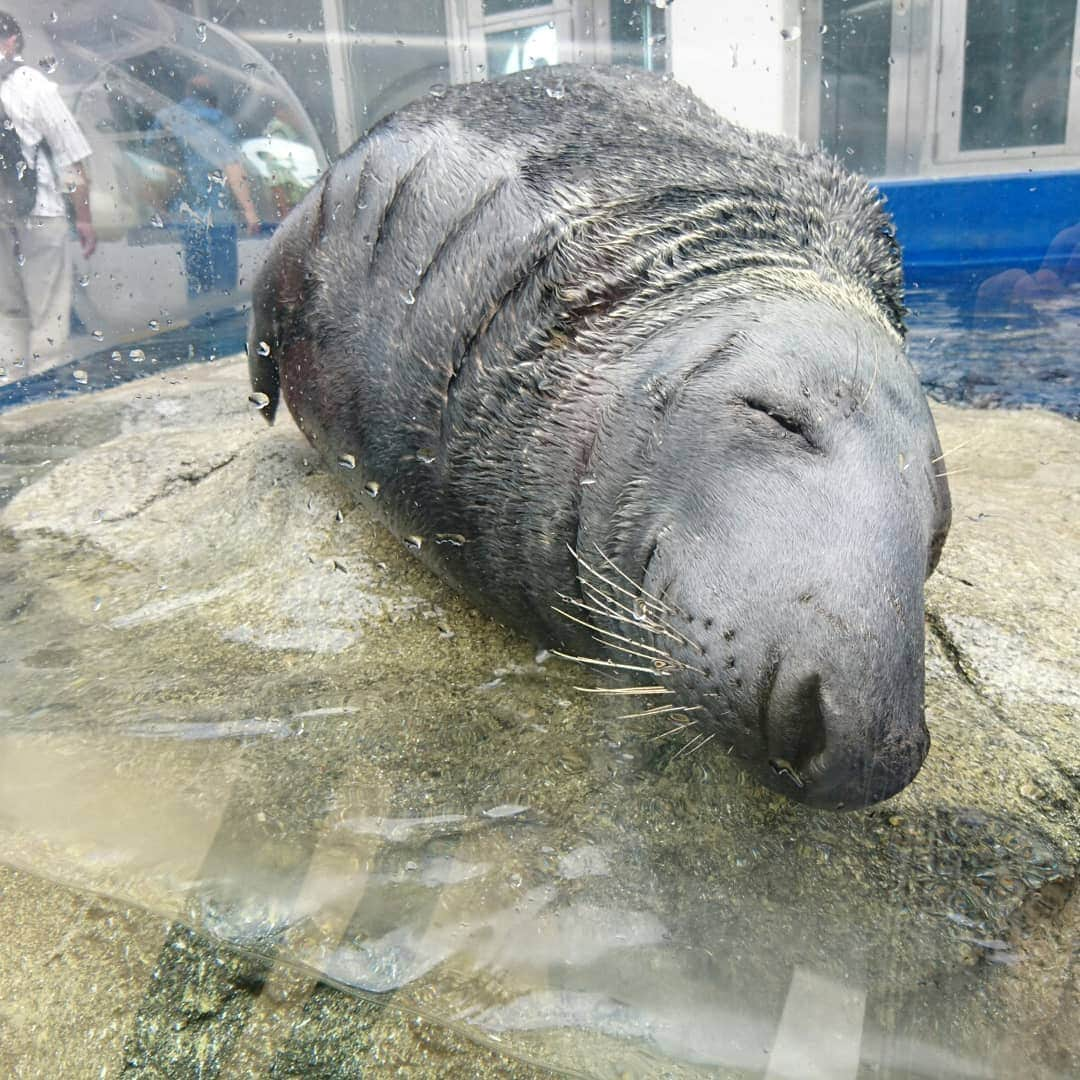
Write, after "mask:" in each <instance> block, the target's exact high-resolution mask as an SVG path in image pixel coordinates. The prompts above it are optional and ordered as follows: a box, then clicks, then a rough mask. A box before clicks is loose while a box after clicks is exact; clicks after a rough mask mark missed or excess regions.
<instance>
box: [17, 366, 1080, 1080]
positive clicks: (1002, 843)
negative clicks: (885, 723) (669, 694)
mask: <svg viewBox="0 0 1080 1080" xmlns="http://www.w3.org/2000/svg"><path fill="white" fill-rule="evenodd" d="M243 379H244V372H243V369H242V368H241V366H240V365H238V364H231V365H230V364H222V365H212V366H210V367H208V368H200V369H185V370H183V371H180V372H177V373H174V374H172V375H170V377H169V378H168V379H162V380H155V381H153V382H147V383H142V384H140V385H139V386H128V387H124V388H121V389H119V390H115V391H110V392H109V393H108V394H104V395H100V396H99V397H97V398H94V399H80V400H73V401H68V402H59V403H50V404H46V405H42V406H37V407H32V408H28V409H24V410H19V411H16V412H13V413H10V414H8V415H7V416H6V417H5V418H4V419H3V421H2V423H0V444H2V445H3V448H4V462H5V470H6V471H5V473H4V474H3V475H4V478H5V482H6V485H7V490H8V492H9V494H15V497H14V498H12V499H11V500H10V502H9V505H8V507H7V509H6V511H5V515H4V518H3V522H2V524H3V529H4V531H3V534H2V543H3V548H4V559H3V566H4V569H3V574H2V576H0V605H2V608H3V610H4V612H5V613H6V618H5V619H4V620H3V621H2V622H0V657H2V661H3V664H4V674H3V682H2V686H3V690H2V691H0V709H2V712H0V859H2V860H6V861H8V862H10V863H12V864H14V865H16V866H18V867H21V868H23V869H26V870H29V871H31V872H33V873H36V874H39V875H41V876H44V877H48V878H51V879H53V880H58V881H62V882H64V883H67V884H70V885H75V886H78V887H81V888H86V889H89V890H92V891H94V892H98V893H100V894H103V895H105V896H109V897H113V898H117V899H119V900H122V901H124V902H126V903H132V904H135V905H138V906H141V907H144V908H146V909H148V910H151V911H154V912H157V913H160V914H163V915H166V916H169V917H171V918H174V919H175V920H177V921H178V922H180V923H183V924H185V925H188V926H191V927H195V928H197V929H199V930H201V931H203V932H205V933H207V934H209V935H211V936H213V937H215V938H218V939H220V940H222V941H223V942H227V943H231V944H233V945H237V946H240V947H241V948H242V949H243V950H245V951H246V952H248V953H254V954H257V955H260V956H265V957H268V958H271V959H273V960H274V961H275V962H277V963H280V964H285V965H293V966H296V967H298V968H300V969H302V970H305V971H308V972H312V973H315V974H317V975H319V976H322V977H325V978H326V979H327V980H328V981H330V982H331V983H333V984H334V985H336V986H338V987H342V988H345V989H347V990H349V991H350V992H353V993H355V994H357V995H360V996H362V997H367V998H369V999H372V1000H379V1001H390V1002H392V1003H393V1004H394V1005H395V1006H397V1007H398V1008H401V1009H403V1010H405V1011H406V1012H410V1011H411V1012H415V1013H417V1014H420V1015H423V1016H425V1017H428V1018H431V1019H434V1020H436V1021H438V1022H440V1023H443V1024H446V1025H448V1026H451V1027H453V1028H455V1029H456V1030H458V1031H462V1032H464V1033H466V1034H467V1035H468V1036H469V1037H471V1038H475V1039H478V1040H480V1041H484V1042H487V1043H489V1044H490V1045H492V1046H496V1047H498V1048H499V1049H500V1050H501V1051H503V1052H505V1053H507V1054H509V1055H512V1056H517V1057H522V1058H526V1059H529V1060H531V1061H535V1062H539V1063H541V1064H543V1065H545V1066H548V1067H550V1068H555V1069H561V1070H567V1071H571V1072H573V1073H575V1074H577V1075H585V1076H597V1077H610V1076H620V1075H629V1076H653V1075H660V1074H662V1075H668V1076H696V1075H701V1076H705V1075H708V1076H717V1075H730V1076H743V1075H749V1076H756V1075H761V1074H762V1073H763V1072H766V1074H767V1075H768V1076H776V1077H779V1076H801V1075H808V1073H807V1071H806V1070H807V1068H808V1067H809V1065H808V1063H809V1064H810V1065H815V1066H817V1065H820V1066H821V1068H823V1069H826V1070H829V1071H828V1072H827V1074H828V1075H834V1076H841V1077H848V1076H850V1077H854V1076H856V1075H859V1076H871V1075H873V1076H898V1077H899V1076H913V1075H914V1076H935V1077H976V1076H996V1075H1001V1076H1006V1075H1014V1074H1015V1072H1016V1070H1017V1069H1018V1068H1020V1064H1019V1063H1020V1062H1021V1061H1023V1062H1024V1065H1023V1068H1024V1070H1025V1073H1026V1074H1028V1075H1042V1076H1053V1075H1058V1074H1060V1075H1066V1074H1067V1071H1068V1070H1067V1069H1065V1068H1062V1063H1063V1062H1064V1063H1065V1064H1068V1062H1069V1059H1068V1057H1067V1056H1062V1055H1066V1054H1068V1053H1070V1052H1072V1051H1071V1050H1070V1049H1069V1046H1068V1045H1067V1044H1063V1045H1064V1049H1061V1048H1060V1047H1055V1048H1054V1052H1055V1053H1056V1054H1057V1056H1056V1057H1052V1056H1050V1055H1049V1052H1047V1054H1046V1056H1045V1057H1044V1058H1039V1057H1038V1054H1039V1053H1040V1052H1041V1051H1039V1050H1038V1049H1037V1046H1036V1044H1037V1043H1038V1042H1039V1040H1042V1042H1043V1044H1046V1040H1047V1039H1048V1038H1049V1037H1050V1036H1048V1035H1047V1032H1048V1031H1049V1032H1052V1031H1053V1029H1054V1026H1055V1024H1054V1021H1053V1017H1054V1015H1055V1014H1054V1008H1055V1007H1056V1005H1057V1004H1059V1003H1060V1004H1061V1006H1062V1007H1063V1008H1064V1007H1065V1006H1067V1005H1068V1002H1069V1001H1070V1000H1071V999H1069V998H1068V994H1069V993H1072V991H1071V990H1070V989H1069V987H1070V985H1071V983H1069V979H1070V978H1072V977H1073V976H1070V975H1069V968H1068V966H1067V965H1066V966H1062V965H1061V964H1060V963H1059V960H1060V956H1059V955H1058V954H1057V953H1055V951H1054V949H1053V947H1052V943H1053V942H1054V941H1056V940H1057V939H1056V938H1054V937H1053V935H1052V934H1051V933H1050V931H1049V930H1048V929H1047V926H1048V925H1050V924H1052V925H1053V927H1056V926H1058V923H1055V922H1053V920H1055V919H1057V920H1058V921H1059V922H1060V920H1061V919H1062V918H1064V917H1065V916H1063V915H1062V912H1065V913H1066V915H1067V914H1068V913H1069V912H1072V913H1073V914H1075V910H1076V908H1075V903H1076V901H1075V899H1073V895H1074V894H1073V892H1072V890H1073V883H1074V880H1075V874H1076V871H1075V863H1076V860H1077V857H1078V855H1080V851H1078V839H1080V831H1078V812H1080V811H1078V803H1080V796H1078V793H1077V784H1076V774H1075V761H1076V760H1078V758H1077V755H1076V750H1077V736H1076V731H1075V708H1076V704H1077V702H1076V700H1075V686H1076V679H1075V676H1076V667H1075V662H1076V652H1075V650H1071V651H1070V640H1069V630H1068V628H1069V626H1070V625H1072V624H1071V618H1072V616H1071V614H1070V612H1071V611H1075V606H1070V605H1071V604H1073V603H1074V601H1069V600H1068V597H1067V596H1066V595H1065V593H1066V591H1067V588H1068V587H1072V588H1075V581H1076V580H1077V578H1076V577H1075V576H1070V575H1073V574H1074V573H1075V569H1076V568H1075V567H1074V566H1073V562H1075V559H1074V558H1073V556H1072V555H1070V554H1068V553H1065V554H1061V553H1060V552H1061V545H1062V543H1063V540H1062V537H1065V538H1066V540H1067V537H1068V536H1069V535H1070V533H1069V530H1070V529H1074V528H1075V518H1072V519H1070V517H1069V516H1068V507H1069V506H1070V505H1071V506H1073V508H1075V502H1073V503H1071V504H1070V501H1069V500H1070V498H1073V499H1075V493H1074V494H1073V495H1072V496H1070V495H1068V494H1067V491H1068V489H1069V484H1070V480H1069V479H1068V477H1069V476H1070V475H1071V476H1072V478H1073V479H1072V481H1071V482H1072V483H1073V484H1075V471H1074V467H1075V464H1076V455H1077V448H1078V445H1080V444H1078V443H1077V441H1076V437H1075V432H1074V431H1073V429H1072V426H1071V425H1068V424H1067V422H1065V421H1063V420H1060V419H1058V418H1054V417H1047V416H1043V415H1035V414H1032V415H1031V416H1030V417H1029V418H1027V419H1025V418H1024V417H1017V416H1005V415H1001V416H998V417H987V416H983V417H980V416H978V415H976V414H972V413H967V414H962V413H955V412H943V413H942V414H941V420H942V425H941V426H942V438H943V442H944V443H945V444H946V446H948V445H950V442H958V441H960V440H961V439H967V438H969V437H972V436H974V437H975V438H976V439H977V440H978V439H983V440H985V443H984V445H985V447H986V448H985V450H984V451H983V452H981V453H980V454H977V455H976V461H977V462H979V463H980V464H979V466H978V468H977V469H976V470H974V471H975V472H976V476H974V477H972V478H970V479H969V480H968V481H964V482H961V481H960V478H959V477H958V482H957V484H956V486H955V487H954V494H955V497H956V499H957V508H958V514H957V526H956V532H955V534H954V537H953V539H952V540H951V541H950V547H949V548H948V549H947V553H946V558H945V561H944V563H943V566H942V571H941V575H940V576H939V578H938V579H935V587H934V591H932V593H931V623H932V631H933V632H932V633H931V634H930V639H929V652H928V710H929V723H930V726H931V730H932V733H933V737H934V749H933V751H932V753H931V757H930V760H929V761H928V764H927V766H926V768H925V769H924V771H923V773H922V774H921V775H920V777H919V779H918V780H917V782H916V783H915V784H914V785H913V786H912V787H911V788H910V789H908V791H906V792H904V793H903V794H901V795H900V796H899V797H898V798H896V799H894V800H891V801H890V802H889V803H887V804H885V805H884V806H881V807H878V808H875V809H873V810H870V811H867V812H863V813H854V814H846V815H837V814H829V813H824V812H815V811H810V810H807V809H804V808H801V807H798V806H795V805H793V804H790V803H787V802H785V801H783V800H781V799H779V798H778V797H774V796H772V795H770V794H769V793H767V792H764V791H762V790H760V789H758V788H757V787H755V786H754V785H753V784H751V783H750V782H748V781H747V780H746V778H745V777H744V776H743V775H742V774H741V773H740V771H739V769H738V767H737V766H736V765H735V764H734V763H733V762H731V761H730V760H729V759H728V758H727V757H726V756H725V755H724V754H723V753H720V752H711V751H710V748H706V749H705V750H702V751H701V752H696V753H685V752H682V751H684V750H685V737H684V736H683V735H682V734H681V733H675V734H673V735H670V736H667V735H666V732H667V727H666V726H665V725H664V724H663V722H662V721H661V720H658V719H656V718H652V719H649V718H644V719H642V718H637V719H624V718H620V717H621V716H623V715H624V714H627V713H633V712H639V711H641V709H643V708H647V707H648V705H649V704H650V703H649V702H648V701H647V700H645V703H644V705H642V704H640V702H641V699H636V698H631V699H629V700H630V701H631V702H632V704H629V705H628V704H627V703H626V700H627V699H618V698H617V699H614V704H610V705H609V704H604V703H601V704H598V699H597V697H596V696H595V695H588V694H583V693H580V692H579V691H577V690H576V689H575V687H577V686H593V685H596V683H595V679H594V677H593V675H592V674H591V673H589V672H585V671H582V670H580V669H577V668H575V667H573V666H572V665H570V664H567V663H565V662H562V661H559V660H555V659H547V658H546V657H545V656H544V655H543V654H540V655H539V656H538V654H537V653H536V650H535V648H534V647H533V646H531V645H529V644H527V643H526V642H524V641H522V640H520V639H518V638H516V637H514V636H513V635H510V634H508V633H506V632H504V631H502V630H501V629H500V628H498V627H496V626H494V625H493V624H491V623H490V622H489V621H487V620H486V619H484V618H482V617H480V616H478V615H477V614H475V613H474V612H472V611H470V610H469V609H468V608H467V607H465V606H464V605H463V604H462V603H461V602H460V601H459V600H458V599H457V598H456V597H455V596H454V595H453V594H452V593H450V592H449V591H448V590H446V589H445V588H443V587H442V586H441V585H440V584H439V583H438V582H437V581H435V580H434V579H433V578H431V577H430V576H429V575H428V574H427V573H426V572H425V571H424V570H423V569H422V568H420V567H419V565H418V564H417V563H416V562H415V560H414V559H413V557H412V556H411V554H410V553H409V552H408V551H407V550H406V549H405V548H404V546H403V545H401V544H399V543H397V542H396V541H394V540H393V539H392V538H391V537H389V536H388V535H387V534H386V533H384V532H382V531H380V530H379V529H377V528H376V527H375V526H373V525H372V524H370V523H369V522H368V521H367V519H366V518H365V517H364V516H363V513H362V512H361V510H360V509H359V508H358V507H356V506H354V505H353V504H352V503H351V502H350V501H349V499H348V496H347V495H346V494H345V493H344V491H343V490H341V489H339V488H338V487H337V486H336V485H335V483H334V481H333V478H332V477H330V476H327V475H325V473H324V471H323V470H322V469H321V468H320V467H319V466H318V465H317V463H316V461H315V459H314V457H313V455H312V454H311V453H310V451H309V450H308V449H307V447H306V445H305V444H304V442H303V441H302V439H301V438H300V437H299V436H298V434H297V433H296V432H295V430H294V429H293V428H292V426H291V424H290V423H289V421H288V419H287V418H285V419H283V420H282V421H281V422H279V424H278V426H277V427H276V428H275V429H273V430H267V429H265V425H263V423H262V421H261V419H260V418H259V417H258V416H257V415H254V414H253V413H252V411H251V410H250V408H249V407H248V405H247V402H246V390H245V387H244V382H243ZM990 422H993V423H1000V424H1002V425H1005V426H1003V427H1000V428H995V429H993V430H991V429H989V428H986V427H985V426H984V424H985V423H990ZM1025 423H1026V424H1028V425H1029V428H1024V427H1023V425H1024V424H1025ZM1031 425H1033V427H1032V426H1031ZM1021 431H1028V436H1026V437H1028V438H1029V440H1030V446H1029V447H1027V448H1025V449H1023V450H1010V451H1009V452H1004V451H1002V452H1001V453H999V452H998V451H999V450H1000V448H1001V447H1015V446H1016V445H1017V439H1018V438H1019V436H1018V435H1017V433H1018V432H1021ZM1070 440H1071V441H1070ZM995 448H998V449H995ZM1032 448H1036V449H1032ZM995 455H996V456H995ZM1010 469H1013V470H1014V472H1015V475H1014V474H1013V473H1010ZM1055 492H1056V493H1057V495H1056V496H1055V495H1054V493H1055ZM1055 498H1056V499H1057V501H1055ZM1025 500H1029V501H1027V502H1026V501H1025ZM1031 504H1037V505H1039V506H1041V507H1042V508H1043V511H1042V516H1043V518H1044V519H1045V520H1043V521H1042V522H1041V523H1034V522H1033V521H1032V520H1031V518H1032V514H1031V512H1030V505H1031ZM1040 530H1041V531H1040ZM1010 542H1011V543H1013V544H1014V545H1015V551H1010V552H1008V553H1003V545H1005V544H1007V543H1010ZM1054 544H1057V545H1058V552H1059V553H1058V554H1055V553H1054V549H1053V545H1054ZM1018 551H1023V552H1026V553H1027V554H1026V556H1025V557H1026V559H1027V561H1026V562H1023V561H1022V560H1020V559H1019V558H1018V557H1017V556H1016V554H1015V552H1018ZM1070 559H1072V562H1070ZM995 560H1000V561H1001V562H1002V565H1003V566H1004V567H1005V569H1000V568H998V567H997V562H996V561H995ZM1009 567H1012V568H1013V569H1011V570H1010V569H1008V568H1009ZM1055 574H1056V575H1059V576H1057V577H1055V576H1054V575H1055ZM1010 575H1012V576H1010ZM1033 581H1034V582H1035V584H1032V582H1033ZM1069 582H1072V583H1073V585H1072V586H1068V584H1067V583H1069ZM1025 588H1026V589H1027V590H1028V592H1027V595H1025V596H1023V598H1022V602H1021V599H1020V595H1021V591H1022V590H1023V589H1025ZM935 620H936V622H935ZM1073 629H1074V630H1075V626H1074V625H1073ZM1055 642H1057V647H1055ZM1074 643H1075V642H1074V641H1073V642H1072V644H1074ZM1002 665H1004V667H1002ZM1040 665H1041V666H1040ZM1025 680H1026V681H1025ZM1033 686H1034V687H1037V688H1038V694H1039V695H1041V696H1037V697H1034V696H1033V692H1032V691H1031V689H1030V688H1031V687H1033ZM1018 688H1019V689H1018ZM1010 695H1012V696H1011V697H1010ZM279 1037H280V1039H281V1040H282V1042H283V1043H286V1042H288V1040H289V1039H293V1038H297V1037H298V1036H297V1035H296V1030H295V1028H291V1027H289V1026H288V1025H283V1026H282V1029H281V1032H280V1036H279ZM1068 1037H1069V1036H1060V1035H1059V1039H1062V1038H1065V1039H1067V1038H1068ZM1033 1055H1034V1056H1033ZM823 1074H824V1073H823Z"/></svg>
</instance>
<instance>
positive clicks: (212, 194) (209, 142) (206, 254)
mask: <svg viewBox="0 0 1080 1080" xmlns="http://www.w3.org/2000/svg"><path fill="white" fill-rule="evenodd" d="M155 127H157V128H159V129H161V130H162V131H164V132H165V133H166V134H167V135H168V136H169V137H171V139H172V140H174V141H175V144H176V147H177V150H178V159H179V160H178V165H179V172H180V185H179V188H178V189H177V191H176V194H175V195H174V197H173V199H172V200H171V203H170V210H171V211H172V212H173V213H174V215H175V216H176V218H177V219H178V220H179V222H180V228H181V230H182V232H183V237H184V265H185V269H186V271H187V279H188V294H189V295H192V296H194V295H198V294H199V293H204V292H209V291H219V290H228V289H232V288H234V287H235V285H236V279H237V265H238V259H237V251H236V241H237V229H236V219H235V214H234V209H233V208H234V206H235V207H238V208H239V210H240V212H241V213H242V214H243V217H244V222H245V224H246V226H247V231H248V235H249V236H256V235H257V234H258V233H259V230H260V228H261V222H260V220H259V214H258V211H257V210H256V209H255V203H254V201H253V200H252V197H251V188H250V186H249V184H248V181H247V175H246V173H245V172H244V166H243V163H242V161H241V158H240V154H239V151H238V150H237V148H236V145H235V144H236V140H237V137H238V134H239V133H238V131H237V129H236V125H235V124H234V123H233V121H232V120H231V119H230V118H229V117H228V116H226V115H225V113H224V112H222V110H221V109H220V107H219V106H218V98H217V94H216V93H215V91H214V88H213V84H212V83H211V80H210V78H209V76H208V75H206V74H204V73H200V74H198V75H195V76H194V77H193V78H192V79H191V81H190V82H189V83H188V91H187V96H186V97H185V98H184V99H183V101H180V102H178V103H177V104H175V105H170V106H168V107H167V108H165V109H162V110H161V111H160V112H159V113H158V114H157V117H156V120H155ZM230 196H231V198H230Z"/></svg>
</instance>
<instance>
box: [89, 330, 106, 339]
mask: <svg viewBox="0 0 1080 1080" xmlns="http://www.w3.org/2000/svg"><path fill="white" fill-rule="evenodd" d="M90 336H91V337H92V338H93V339H94V340H95V341H101V340H102V339H103V338H104V337H105V331H104V330H91V331H90Z"/></svg>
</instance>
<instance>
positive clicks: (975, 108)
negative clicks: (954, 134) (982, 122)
mask: <svg viewBox="0 0 1080 1080" xmlns="http://www.w3.org/2000/svg"><path fill="white" fill-rule="evenodd" d="M971 111H972V112H973V113H975V114H976V116H977V115H978V114H979V113H981V112H982V106H981V105H972V106H971Z"/></svg>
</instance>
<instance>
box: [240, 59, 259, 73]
mask: <svg viewBox="0 0 1080 1080" xmlns="http://www.w3.org/2000/svg"><path fill="white" fill-rule="evenodd" d="M240 66H241V68H243V70H244V71H246V72H248V73H249V74H250V73H251V72H252V71H256V70H258V67H259V65H258V64H256V63H255V61H254V60H249V61H248V62H247V63H246V64H241V65H240Z"/></svg>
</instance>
